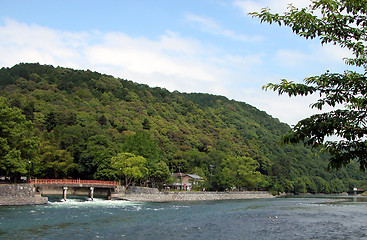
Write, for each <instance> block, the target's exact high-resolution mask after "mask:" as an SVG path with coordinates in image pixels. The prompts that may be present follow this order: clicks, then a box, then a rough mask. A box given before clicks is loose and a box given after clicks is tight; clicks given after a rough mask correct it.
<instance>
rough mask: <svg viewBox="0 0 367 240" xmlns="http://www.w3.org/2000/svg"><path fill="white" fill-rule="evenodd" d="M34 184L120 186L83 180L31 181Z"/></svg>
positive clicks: (114, 182) (112, 182)
mask: <svg viewBox="0 0 367 240" xmlns="http://www.w3.org/2000/svg"><path fill="white" fill-rule="evenodd" d="M29 183H33V184H38V183H39V184H93V185H114V186H118V185H120V183H119V182H116V181H99V180H81V179H30V181H29Z"/></svg>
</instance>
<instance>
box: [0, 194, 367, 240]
mask: <svg viewBox="0 0 367 240" xmlns="http://www.w3.org/2000/svg"><path fill="white" fill-rule="evenodd" d="M366 220H367V198H362V197H347V196H332V197H330V196H317V197H314V196H312V197H310V196H307V197H305V196H297V197H292V198H277V199H258V200H235V201H209V202H205V201H202V202H171V203H138V202H126V201H108V200H104V199H98V198H97V199H94V201H87V199H86V198H83V197H77V198H75V197H70V198H69V197H68V200H67V201H66V202H60V201H59V197H50V204H48V205H44V206H24V207H0V239H97V238H98V239H173V238H180V239H333V240H334V239H367V235H366V233H367V227H366V226H365V224H364V223H365V221H366Z"/></svg>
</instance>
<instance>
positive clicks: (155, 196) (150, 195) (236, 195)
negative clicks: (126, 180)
mask: <svg viewBox="0 0 367 240" xmlns="http://www.w3.org/2000/svg"><path fill="white" fill-rule="evenodd" d="M121 198H122V199H124V200H128V201H141V202H171V201H209V200H236V199H259V198H274V196H273V195H271V194H270V193H269V192H260V191H257V192H252V191H244V192H159V191H158V189H152V188H134V189H130V190H128V191H126V193H125V195H124V196H121Z"/></svg>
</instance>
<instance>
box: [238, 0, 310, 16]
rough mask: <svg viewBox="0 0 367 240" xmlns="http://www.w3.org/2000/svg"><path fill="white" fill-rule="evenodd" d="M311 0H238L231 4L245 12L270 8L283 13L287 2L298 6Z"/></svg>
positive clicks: (305, 4)
mask: <svg viewBox="0 0 367 240" xmlns="http://www.w3.org/2000/svg"><path fill="white" fill-rule="evenodd" d="M311 2H312V1H311V0H238V1H234V2H233V5H235V6H237V7H239V8H240V9H241V10H242V11H243V12H244V13H245V14H248V13H250V12H258V11H260V10H261V9H262V8H264V7H267V8H270V9H271V11H272V12H277V13H283V12H285V11H287V8H288V6H289V4H290V3H291V4H292V5H293V6H295V7H298V8H303V7H307V6H309V5H310V4H311Z"/></svg>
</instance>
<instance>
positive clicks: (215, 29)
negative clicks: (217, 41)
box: [186, 13, 262, 42]
mask: <svg viewBox="0 0 367 240" xmlns="http://www.w3.org/2000/svg"><path fill="white" fill-rule="evenodd" d="M186 20H187V21H189V22H192V23H194V24H197V25H198V26H199V28H200V29H201V30H202V31H204V32H208V33H210V34H212V35H220V36H224V37H227V38H230V39H233V40H238V41H245V42H248V41H260V40H262V37H260V36H248V35H246V34H239V33H236V32H234V31H232V30H229V29H226V28H224V27H223V26H221V25H220V24H219V23H217V22H216V21H214V20H213V19H210V18H205V17H201V16H197V15H194V14H191V13H189V14H186Z"/></svg>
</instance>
